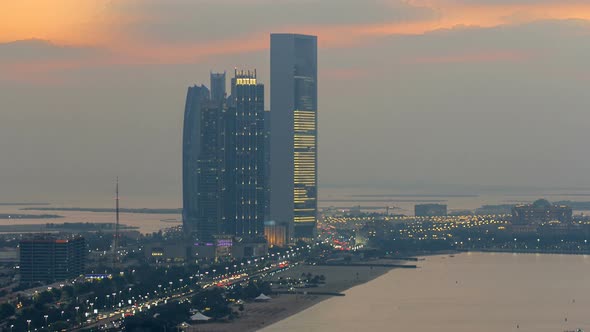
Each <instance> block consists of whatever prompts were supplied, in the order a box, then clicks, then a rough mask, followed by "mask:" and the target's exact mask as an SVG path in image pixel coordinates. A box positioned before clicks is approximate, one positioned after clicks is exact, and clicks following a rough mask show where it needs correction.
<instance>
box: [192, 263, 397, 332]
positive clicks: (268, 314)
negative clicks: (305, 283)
mask: <svg viewBox="0 0 590 332" xmlns="http://www.w3.org/2000/svg"><path fill="white" fill-rule="evenodd" d="M389 263H391V261H389ZM391 269H392V268H389V267H372V268H371V267H369V266H366V267H365V266H310V265H299V266H296V267H294V268H292V269H290V270H288V271H286V272H284V273H281V274H280V276H281V277H283V278H285V277H299V276H301V274H302V273H312V274H314V275H324V276H325V277H326V284H325V285H323V286H321V287H316V288H309V289H307V290H309V291H317V292H343V291H345V290H347V289H349V288H351V287H354V286H356V285H360V284H363V283H366V282H368V281H371V280H373V279H375V278H377V277H379V276H381V275H383V274H385V273H386V272H388V271H389V270H391ZM278 276H279V275H276V276H275V277H274V278H278ZM330 297H331V296H329V295H296V294H279V295H274V296H272V300H270V301H268V302H250V303H246V304H245V305H244V311H243V312H242V313H241V314H240V317H239V318H238V319H236V320H234V321H232V322H225V323H224V322H219V323H206V324H196V325H193V326H191V327H189V328H187V329H185V331H212V332H228V331H240V332H249V331H257V330H259V329H261V328H263V327H266V326H269V325H271V324H273V323H276V322H278V321H280V320H283V319H285V318H287V317H289V316H291V315H294V314H296V313H298V312H300V311H302V310H305V309H307V308H309V307H311V306H313V305H315V304H317V303H319V302H321V301H323V300H326V299H328V298H330Z"/></svg>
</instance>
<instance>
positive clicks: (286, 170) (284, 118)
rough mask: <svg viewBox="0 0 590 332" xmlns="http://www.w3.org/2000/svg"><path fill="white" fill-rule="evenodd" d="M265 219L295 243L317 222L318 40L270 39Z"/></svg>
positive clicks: (310, 232) (311, 233)
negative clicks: (267, 207) (289, 230)
mask: <svg viewBox="0 0 590 332" xmlns="http://www.w3.org/2000/svg"><path fill="white" fill-rule="evenodd" d="M270 71H271V73H270V76H271V82H270V84H271V85H270V93H271V113H272V116H271V128H272V133H271V144H270V149H271V151H270V165H271V170H270V190H271V198H270V219H272V220H275V221H277V222H280V223H287V224H289V225H290V228H292V229H293V232H292V234H293V235H294V237H296V238H308V239H310V238H313V236H314V234H315V228H316V221H317V144H318V140H317V129H318V123H317V114H318V109H317V106H318V104H317V37H315V36H307V35H298V34H272V35H271V46H270Z"/></svg>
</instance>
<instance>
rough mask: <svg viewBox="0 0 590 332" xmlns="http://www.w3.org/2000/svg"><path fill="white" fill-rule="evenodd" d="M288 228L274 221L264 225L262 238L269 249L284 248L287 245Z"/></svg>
mask: <svg viewBox="0 0 590 332" xmlns="http://www.w3.org/2000/svg"><path fill="white" fill-rule="evenodd" d="M288 230H289V228H288V226H287V225H285V224H277V223H276V222H274V221H267V222H265V223H264V237H266V241H267V242H268V246H269V247H285V246H286V245H287V244H288V242H287V241H288V235H287V234H288V233H287V232H288Z"/></svg>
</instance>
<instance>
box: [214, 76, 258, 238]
mask: <svg viewBox="0 0 590 332" xmlns="http://www.w3.org/2000/svg"><path fill="white" fill-rule="evenodd" d="M232 91H233V93H232V95H231V97H230V98H231V99H232V100H231V101H230V102H229V104H230V106H229V108H228V111H227V120H226V129H225V131H226V136H225V137H226V151H227V152H226V165H225V168H226V171H225V178H226V181H227V183H226V186H225V187H226V191H227V192H226V194H225V195H226V200H225V202H226V204H225V209H224V210H225V215H226V220H225V225H224V233H225V234H231V235H235V236H239V237H244V238H261V237H263V236H264V221H265V220H264V218H265V206H266V195H267V193H266V191H267V179H266V158H265V134H266V133H265V123H264V118H265V116H264V113H265V112H264V85H263V84H260V83H259V82H258V81H257V79H256V71H253V72H251V71H237V70H236V72H235V76H234V79H232Z"/></svg>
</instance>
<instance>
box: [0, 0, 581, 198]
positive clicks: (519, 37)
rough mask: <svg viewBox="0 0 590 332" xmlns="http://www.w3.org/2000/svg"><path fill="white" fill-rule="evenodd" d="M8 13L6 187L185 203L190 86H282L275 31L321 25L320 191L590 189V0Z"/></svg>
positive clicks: (11, 191) (177, 5)
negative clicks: (116, 192)
mask: <svg viewBox="0 0 590 332" xmlns="http://www.w3.org/2000/svg"><path fill="white" fill-rule="evenodd" d="M32 6H34V7H36V9H37V10H32V9H31V8H33V7H32ZM361 11H362V13H363V15H357V14H358V13H359V12H361ZM40 12H51V13H52V15H47V16H43V15H40V14H37V13H40ZM0 22H1V23H0V110H1V111H2V115H3V116H2V118H1V121H0V155H1V158H2V163H0V183H2V186H1V187H0V202H9V201H55V200H56V199H57V200H69V201H72V202H75V201H76V200H80V201H88V200H91V199H94V198H95V197H96V198H103V199H104V198H106V199H107V201H108V199H110V197H109V196H106V197H105V193H111V192H112V190H113V189H112V188H113V186H114V178H115V177H116V176H119V177H120V179H121V182H122V188H123V189H122V190H123V191H124V193H125V194H124V195H126V196H128V197H129V198H130V199H131V198H132V197H153V198H154V201H157V200H158V199H162V200H166V201H169V202H171V203H172V202H175V201H177V202H178V204H177V206H180V205H181V192H182V191H181V157H182V156H181V135H182V117H183V111H184V101H185V94H186V88H187V87H188V86H189V85H193V84H205V85H209V82H208V81H209V72H210V71H211V70H212V71H223V70H226V71H227V72H228V75H229V76H231V74H232V71H233V68H234V67H238V68H243V69H254V68H256V69H257V72H258V76H259V80H260V81H262V82H263V83H264V84H265V85H266V87H267V95H268V96H269V98H270V94H269V91H268V87H269V86H270V82H269V46H270V43H269V40H270V33H271V32H293V33H308V34H314V35H317V36H318V42H319V52H318V53H319V54H318V56H319V65H318V67H319V77H318V81H319V96H318V98H319V111H318V112H319V134H318V136H319V152H318V153H319V154H318V155H319V185H320V197H321V196H322V193H321V191H322V188H333V187H366V188H371V187H379V188H391V190H407V191H410V192H432V193H441V192H445V191H449V192H461V191H467V192H472V191H477V190H490V188H492V190H493V188H506V189H507V190H511V188H513V189H514V190H524V189H526V188H529V189H530V188H540V189H547V188H548V189H550V188H562V189H569V188H572V189H579V190H584V189H586V188H589V189H590V178H588V177H586V176H585V175H586V173H587V169H588V166H589V165H590V155H589V154H588V153H586V150H585V145H586V144H585V143H586V141H588V140H589V139H590V132H589V131H588V130H587V123H588V121H590V115H588V112H587V110H588V109H589V107H590V96H589V95H588V93H587V91H586V90H587V85H588V82H590V69H588V66H587V61H588V60H587V59H588V58H589V56H590V44H589V43H588V42H587V40H588V38H589V37H590V3H587V2H585V1H579V0H539V1H532V0H513V1H504V0H438V1H437V0H382V1H379V0H371V1H360V0H359V1H354V0H344V1H342V0H339V1H336V0H317V1H313V0H306V1H295V0H284V1H269V0H216V1H213V0H201V1H186V0H171V1H166V2H161V1H157V0H142V1H137V0H121V1H116V2H115V1H108V0H88V1H84V2H83V3H81V2H80V1H72V0H56V1H49V0H38V1H33V0H24V1H19V2H14V3H11V4H9V5H7V8H6V10H4V11H3V12H2V13H0ZM228 81H229V80H228ZM269 98H267V105H269V103H268V100H269ZM96 205H101V206H102V205H103V204H96ZM165 205H171V204H165Z"/></svg>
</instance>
